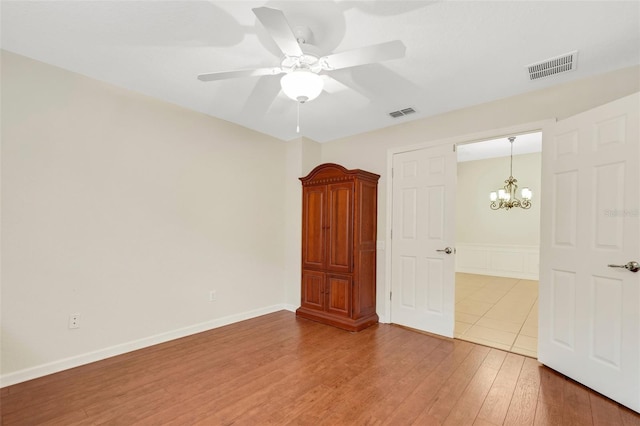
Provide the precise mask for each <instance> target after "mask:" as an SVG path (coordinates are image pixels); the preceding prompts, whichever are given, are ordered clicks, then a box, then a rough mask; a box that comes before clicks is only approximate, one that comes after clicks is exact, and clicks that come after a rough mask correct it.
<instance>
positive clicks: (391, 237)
mask: <svg viewBox="0 0 640 426" xmlns="http://www.w3.org/2000/svg"><path fill="white" fill-rule="evenodd" d="M391 239H392V240H393V229H392V230H391Z"/></svg>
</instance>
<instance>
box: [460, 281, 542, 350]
mask: <svg viewBox="0 0 640 426" xmlns="http://www.w3.org/2000/svg"><path fill="white" fill-rule="evenodd" d="M455 320H456V324H455V331H454V335H455V337H457V338H459V339H463V340H467V341H470V342H474V343H480V344H481V345H487V346H491V347H493V348H498V349H503V350H506V351H510V352H515V353H518V354H522V355H527V356H530V357H533V358H537V353H538V281H531V280H521V279H517V278H502V277H492V276H487V275H475V274H463V273H456V308H455Z"/></svg>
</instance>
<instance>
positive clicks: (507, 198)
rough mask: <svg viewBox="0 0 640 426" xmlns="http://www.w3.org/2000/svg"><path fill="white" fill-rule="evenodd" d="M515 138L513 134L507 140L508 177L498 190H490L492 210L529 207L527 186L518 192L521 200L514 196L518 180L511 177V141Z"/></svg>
mask: <svg viewBox="0 0 640 426" xmlns="http://www.w3.org/2000/svg"><path fill="white" fill-rule="evenodd" d="M515 139H516V138H515V136H511V137H509V142H510V143H511V166H510V169H509V179H507V180H505V181H504V183H506V185H505V186H504V187H503V188H501V189H498V191H492V192H491V193H490V194H489V200H491V204H490V205H489V207H491V209H492V210H498V209H506V210H509V209H510V208H513V207H520V208H522V209H528V208H530V207H531V196H532V192H531V190H530V189H529V188H526V187H525V188H522V192H521V194H520V195H521V197H522V200H520V199H518V197H517V196H516V194H517V193H518V185H517V183H516V182H518V180H517V179H516V178H514V177H513V141H514V140H515Z"/></svg>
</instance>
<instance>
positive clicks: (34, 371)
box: [0, 305, 295, 387]
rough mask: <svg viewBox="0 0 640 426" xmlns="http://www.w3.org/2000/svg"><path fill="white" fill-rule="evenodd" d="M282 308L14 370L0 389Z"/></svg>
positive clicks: (2, 379) (0, 380) (4, 377)
mask: <svg viewBox="0 0 640 426" xmlns="http://www.w3.org/2000/svg"><path fill="white" fill-rule="evenodd" d="M283 309H284V310H287V311H293V312H295V308H294V307H292V305H273V306H267V307H265V308H260V309H255V310H252V311H248V312H242V313H239V314H235V315H229V316H227V317H224V318H217V319H215V320H211V321H207V322H203V323H199V324H194V325H191V326H189V327H184V328H180V329H177V330H172V331H168V332H166V333H160V334H156V335H154V336H149V337H145V338H142V339H138V340H134V341H131V342H126V343H122V344H119V345H115V346H111V347H108V348H104V349H100V350H97V351H93V352H88V353H85V354H81V355H76V356H73V357H69V358H65V359H61V360H58V361H53V362H50V363H47V364H42V365H38V366H36V367H31V368H26V369H24V370H19V371H15V372H13V373H8V374H4V375H2V376H0V387H5V386H11V385H15V384H16V383H21V382H26V381H27V380H32V379H36V378H38V377H42V376H46V375H49V374H53V373H57V372H59V371H63V370H68V369H70V368H74V367H79V366H81V365H85V364H89V363H92V362H96V361H100V360H103V359H106V358H111V357H113V356H116V355H122V354H124V353H127V352H131V351H135V350H138V349H142V348H146V347H149V346H153V345H157V344H159V343H165V342H168V341H170V340H174V339H179V338H181V337H186V336H190V335H192V334H196V333H201V332H203V331H208V330H212V329H214V328H218V327H222V326H225V325H229V324H233V323H235V322H239V321H244V320H248V319H251V318H255V317H259V316H261V315H266V314H270V313H273V312H277V311H281V310H283Z"/></svg>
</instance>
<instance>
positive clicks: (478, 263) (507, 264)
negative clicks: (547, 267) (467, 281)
mask: <svg viewBox="0 0 640 426" xmlns="http://www.w3.org/2000/svg"><path fill="white" fill-rule="evenodd" d="M539 263H540V248H539V247H538V246H516V245H489V244H472V243H456V272H464V273H467V274H480V275H493V276H496V277H510V278H520V279H527V280H538V278H539Z"/></svg>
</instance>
